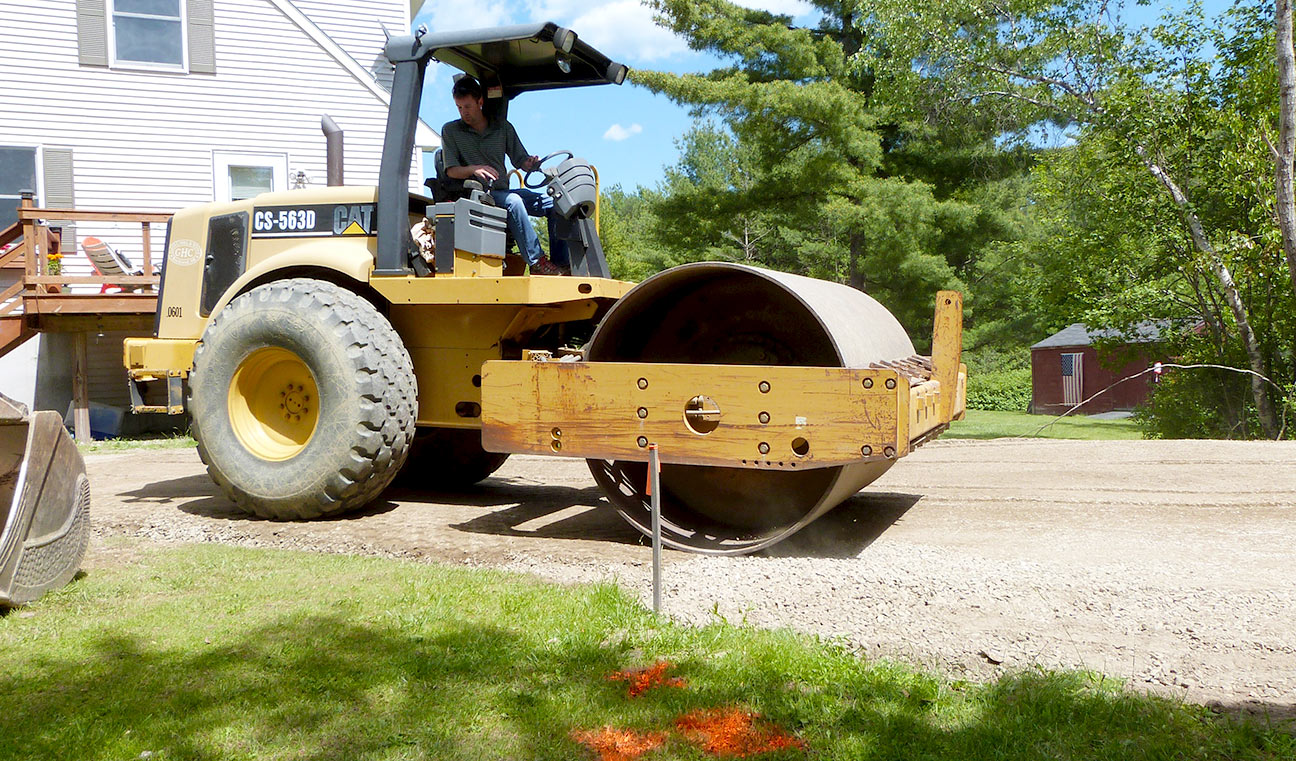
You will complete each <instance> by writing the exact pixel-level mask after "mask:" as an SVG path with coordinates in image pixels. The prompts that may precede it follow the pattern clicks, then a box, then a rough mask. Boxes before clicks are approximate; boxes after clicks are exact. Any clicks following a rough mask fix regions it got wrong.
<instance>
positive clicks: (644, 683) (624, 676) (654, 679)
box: [608, 661, 688, 698]
mask: <svg viewBox="0 0 1296 761" xmlns="http://www.w3.org/2000/svg"><path fill="white" fill-rule="evenodd" d="M670 666H671V665H670V662H669V661H657V662H656V663H654V664H653V665H652V666H649V667H648V668H646V669H628V670H626V671H617V672H614V673H612V674H609V675H608V680H609V681H613V682H629V683H630V697H632V698H637V697H639V696H640V695H642V694H643V693H644V692H646V691H648V690H651V689H652V688H654V687H687V686H688V682H686V681H684V679H683V678H682V677H677V676H670V677H668V676H666V669H669V668H670Z"/></svg>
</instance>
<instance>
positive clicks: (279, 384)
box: [229, 347, 319, 462]
mask: <svg viewBox="0 0 1296 761" xmlns="http://www.w3.org/2000/svg"><path fill="white" fill-rule="evenodd" d="M229 419H230V425H231V426H232V427H233V429H234V435H235V436H237V437H238V440H239V443H241V444H242V445H243V448H244V449H246V450H247V451H249V452H251V453H252V454H254V455H256V456H257V457H260V458H261V459H263V460H270V461H272V462H279V461H282V460H288V459H291V458H293V457H295V456H297V453H298V452H300V451H302V450H303V449H305V448H306V444H308V443H309V442H310V440H311V436H313V435H314V433H315V426H316V424H317V423H318V422H319V389H318V387H316V385H315V376H314V375H312V374H311V371H310V368H309V367H307V366H306V363H305V362H303V361H302V360H301V358H300V357H298V356H297V355H296V354H294V353H292V352H291V351H288V350H287V349H280V348H277V347H267V348H264V349H257V350H256V351H254V352H252V353H251V354H249V355H247V357H245V358H244V359H243V361H242V362H240V363H239V366H238V368H237V369H236V370H235V371H234V377H233V378H232V379H231V381H230V388H229Z"/></svg>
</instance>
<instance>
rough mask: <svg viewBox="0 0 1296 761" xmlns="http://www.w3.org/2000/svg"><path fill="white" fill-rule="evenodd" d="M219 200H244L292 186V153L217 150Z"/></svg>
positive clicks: (215, 168) (217, 198) (216, 168)
mask: <svg viewBox="0 0 1296 761" xmlns="http://www.w3.org/2000/svg"><path fill="white" fill-rule="evenodd" d="M213 159H214V165H215V166H214V170H215V171H214V174H215V180H216V183H215V185H216V200H217V201H242V200H245V199H248V198H252V197H253V196H255V195H257V194H258V193H270V192H273V191H280V190H287V189H288V156H286V155H285V154H282V153H227V152H225V151H216V152H214V153H213Z"/></svg>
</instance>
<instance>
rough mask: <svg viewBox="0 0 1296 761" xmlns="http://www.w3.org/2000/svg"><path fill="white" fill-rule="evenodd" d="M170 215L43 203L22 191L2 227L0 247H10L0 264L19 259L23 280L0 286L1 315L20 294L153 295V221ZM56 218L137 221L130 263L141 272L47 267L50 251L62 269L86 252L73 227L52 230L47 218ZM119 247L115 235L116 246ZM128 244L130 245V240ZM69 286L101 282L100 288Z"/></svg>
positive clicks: (116, 233) (91, 221)
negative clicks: (13, 215) (14, 216)
mask: <svg viewBox="0 0 1296 761" xmlns="http://www.w3.org/2000/svg"><path fill="white" fill-rule="evenodd" d="M170 218H171V215H170V214H166V213H157V212H124V211H86V210H78V209H41V208H37V207H36V206H35V205H34V203H33V200H32V197H31V195H30V194H23V197H22V200H21V202H20V204H19V206H18V222H17V224H15V225H13V226H11V227H9V228H8V229H6V230H4V231H2V232H0V251H3V249H4V247H5V246H11V248H10V250H8V251H5V252H4V253H0V267H6V266H8V267H12V266H14V265H15V264H17V263H18V262H22V263H23V265H24V272H23V278H22V282H21V283H16V284H14V285H11V286H10V287H9V288H7V289H5V290H4V291H3V292H0V316H2V315H4V314H7V313H8V312H11V311H13V310H14V309H16V308H17V306H18V303H19V300H18V299H17V298H15V297H16V296H18V295H20V294H21V295H22V296H23V297H24V299H27V298H33V297H34V298H40V299H45V298H53V297H58V296H60V295H61V296H69V297H72V298H75V299H76V300H78V301H79V300H84V299H86V298H87V297H110V298H112V297H121V296H136V297H138V296H141V295H147V296H156V290H157V285H158V281H159V279H160V278H159V277H158V276H157V275H154V274H153V264H154V262H156V261H159V257H158V256H157V254H155V252H154V250H153V241H154V239H155V238H156V237H157V236H155V235H154V230H153V227H152V226H153V225H155V224H158V225H160V224H165V223H166V222H167V221H168V220H169V219H170ZM55 222H67V223H73V224H75V223H86V224H90V225H94V224H106V223H113V224H121V223H126V224H127V225H130V224H137V225H139V228H138V233H135V234H136V235H138V238H136V240H138V241H139V242H140V245H139V248H138V251H139V256H140V260H139V261H138V262H133V263H138V265H139V268H140V270H141V271H142V274H139V275H130V274H106V275H105V274H98V275H84V274H81V275H78V274H69V273H68V272H66V271H62V272H58V273H52V272H50V262H51V254H61V259H60V260H59V261H60V265H61V269H63V270H66V269H67V267H68V265H69V264H70V261H69V260H72V259H73V257H79V256H80V257H84V254H82V252H81V251H80V250H79V246H78V241H77V238H78V237H80V235H79V234H78V233H77V232H74V233H73V234H72V235H71V236H65V235H62V234H60V233H59V232H57V231H54V230H51V229H50V227H51V223H55ZM124 235H131V233H128V232H126V231H124V230H123V231H114V236H124ZM121 247H122V246H121V243H120V241H118V248H119V249H120V248H121ZM130 248H131V249H134V245H133V241H132V245H131V246H130ZM132 253H134V252H133V251H132ZM85 261H86V262H89V259H88V258H86V259H85ZM72 286H99V291H100V292H94V291H93V290H92V289H76V288H72ZM105 286H106V287H105ZM109 288H116V289H117V292H116V293H111V292H107V291H108V289H109ZM96 300H98V299H96ZM87 306H88V305H87ZM109 311H115V310H109Z"/></svg>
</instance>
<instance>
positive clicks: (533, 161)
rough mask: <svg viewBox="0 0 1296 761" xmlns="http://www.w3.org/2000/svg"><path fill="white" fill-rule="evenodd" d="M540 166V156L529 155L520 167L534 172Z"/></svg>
mask: <svg viewBox="0 0 1296 761" xmlns="http://www.w3.org/2000/svg"><path fill="white" fill-rule="evenodd" d="M538 166H540V157H539V156H527V157H526V161H523V162H522V166H521V167H519V168H520V169H523V170H525V171H527V172H534V171H535V169H536V167H538Z"/></svg>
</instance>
